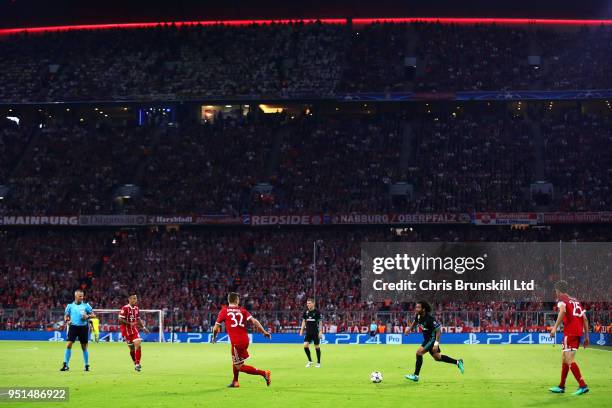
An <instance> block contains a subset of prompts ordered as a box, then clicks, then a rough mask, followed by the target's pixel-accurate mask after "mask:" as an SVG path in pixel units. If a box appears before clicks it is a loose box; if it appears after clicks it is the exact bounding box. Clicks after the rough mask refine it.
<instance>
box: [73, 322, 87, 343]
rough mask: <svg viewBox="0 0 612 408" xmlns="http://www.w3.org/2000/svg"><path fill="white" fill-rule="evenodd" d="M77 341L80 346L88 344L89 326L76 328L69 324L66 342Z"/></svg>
mask: <svg viewBox="0 0 612 408" xmlns="http://www.w3.org/2000/svg"><path fill="white" fill-rule="evenodd" d="M76 339H79V342H80V343H81V344H87V343H88V342H89V325H84V326H76V325H74V324H71V325H70V326H68V341H72V342H74V341H76Z"/></svg>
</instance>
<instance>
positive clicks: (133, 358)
mask: <svg viewBox="0 0 612 408" xmlns="http://www.w3.org/2000/svg"><path fill="white" fill-rule="evenodd" d="M130 357H132V361H133V362H134V363H135V362H136V354H135V353H134V350H132V349H130Z"/></svg>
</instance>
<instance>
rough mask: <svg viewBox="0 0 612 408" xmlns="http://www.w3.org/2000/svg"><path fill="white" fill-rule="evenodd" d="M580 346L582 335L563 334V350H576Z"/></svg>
mask: <svg viewBox="0 0 612 408" xmlns="http://www.w3.org/2000/svg"><path fill="white" fill-rule="evenodd" d="M579 348H580V336H563V351H576V350H578V349H579Z"/></svg>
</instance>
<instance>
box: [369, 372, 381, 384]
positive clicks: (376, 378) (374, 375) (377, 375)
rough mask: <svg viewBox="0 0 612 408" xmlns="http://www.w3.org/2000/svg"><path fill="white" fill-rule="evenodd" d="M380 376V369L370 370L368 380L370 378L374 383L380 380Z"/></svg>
mask: <svg viewBox="0 0 612 408" xmlns="http://www.w3.org/2000/svg"><path fill="white" fill-rule="evenodd" d="M382 378H383V377H382V373H381V372H380V371H372V374H370V380H372V382H373V383H374V384H378V383H379V382H382Z"/></svg>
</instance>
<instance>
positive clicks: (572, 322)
mask: <svg viewBox="0 0 612 408" xmlns="http://www.w3.org/2000/svg"><path fill="white" fill-rule="evenodd" d="M561 305H565V317H564V318H563V333H564V334H565V335H566V336H578V337H580V336H582V333H583V330H584V321H583V319H584V312H585V310H584V309H583V308H582V305H580V302H579V301H577V300H576V299H574V298H571V297H569V296H565V295H563V296H561V297H560V298H559V301H558V303H557V306H558V307H559V308H560V307H561Z"/></svg>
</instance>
